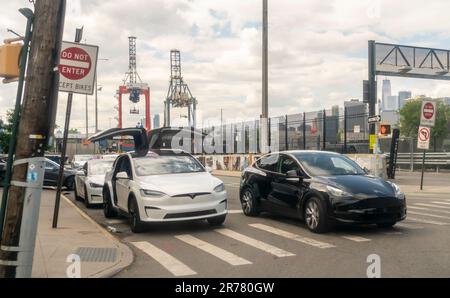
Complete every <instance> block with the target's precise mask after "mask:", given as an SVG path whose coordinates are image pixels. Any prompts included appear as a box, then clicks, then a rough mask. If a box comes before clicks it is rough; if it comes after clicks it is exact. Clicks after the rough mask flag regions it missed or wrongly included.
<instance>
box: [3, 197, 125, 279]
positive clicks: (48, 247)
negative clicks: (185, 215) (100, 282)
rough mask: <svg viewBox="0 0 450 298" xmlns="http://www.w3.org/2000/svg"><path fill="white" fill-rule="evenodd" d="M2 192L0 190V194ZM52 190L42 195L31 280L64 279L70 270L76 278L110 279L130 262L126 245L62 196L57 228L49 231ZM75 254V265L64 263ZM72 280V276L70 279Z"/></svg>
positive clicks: (52, 206)
mask: <svg viewBox="0 0 450 298" xmlns="http://www.w3.org/2000/svg"><path fill="white" fill-rule="evenodd" d="M2 190H3V189H0V194H1V192H2ZM54 205H55V191H50V190H44V191H43V192H42V200H41V208H40V212H39V224H38V233H37V238H36V247H35V253H34V262H33V274H32V277H36V278H46V277H53V278H65V277H68V276H67V273H66V272H67V270H68V268H69V267H70V268H71V269H72V268H77V270H75V272H78V268H79V272H80V274H81V276H80V277H83V278H86V277H88V278H91V277H111V276H113V275H115V274H117V273H119V272H120V271H121V270H123V269H125V268H126V267H128V266H129V265H130V264H131V263H132V262H133V253H132V251H131V250H130V248H128V246H126V245H124V244H122V243H121V242H120V241H119V240H118V239H116V238H115V237H114V236H112V235H111V234H109V233H108V232H107V231H105V230H104V229H103V228H102V227H101V226H99V225H98V224H97V223H96V222H95V221H94V220H92V219H91V218H90V217H89V216H87V215H86V214H85V213H84V212H83V211H81V210H80V209H79V208H78V207H76V206H75V205H74V204H73V203H72V202H71V201H69V200H68V199H67V198H65V197H64V196H63V197H61V209H60V212H59V224H58V229H53V228H52V219H53V208H54ZM73 254H75V255H79V257H80V259H81V263H79V266H77V265H74V263H71V262H68V258H69V256H71V255H73ZM72 277H73V276H72Z"/></svg>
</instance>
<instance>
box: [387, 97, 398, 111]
mask: <svg viewBox="0 0 450 298" xmlns="http://www.w3.org/2000/svg"><path fill="white" fill-rule="evenodd" d="M398 102H399V100H398V96H397V95H390V96H388V97H387V98H386V103H385V105H384V111H396V110H398V107H399V106H398Z"/></svg>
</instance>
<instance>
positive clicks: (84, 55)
mask: <svg viewBox="0 0 450 298" xmlns="http://www.w3.org/2000/svg"><path fill="white" fill-rule="evenodd" d="M97 55H98V47H97V46H91V45H85V44H78V43H71V42H63V43H62V46H61V54H60V57H59V59H60V62H59V66H58V70H59V74H60V76H59V91H63V92H72V93H79V94H88V95H92V94H93V93H94V83H95V73H96V67H97Z"/></svg>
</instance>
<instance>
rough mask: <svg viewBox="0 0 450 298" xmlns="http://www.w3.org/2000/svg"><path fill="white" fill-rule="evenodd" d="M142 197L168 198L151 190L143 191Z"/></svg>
mask: <svg viewBox="0 0 450 298" xmlns="http://www.w3.org/2000/svg"><path fill="white" fill-rule="evenodd" d="M141 195H142V196H144V197H151V198H161V197H164V196H166V194H165V193H163V192H160V191H156V190H149V189H141Z"/></svg>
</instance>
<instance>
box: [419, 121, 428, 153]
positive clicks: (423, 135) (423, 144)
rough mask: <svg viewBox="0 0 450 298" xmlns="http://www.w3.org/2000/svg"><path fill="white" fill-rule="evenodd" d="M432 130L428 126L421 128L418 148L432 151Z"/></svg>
mask: <svg viewBox="0 0 450 298" xmlns="http://www.w3.org/2000/svg"><path fill="white" fill-rule="evenodd" d="M430 138H431V128H429V127H426V126H421V127H419V134H418V136H417V148H419V149H422V150H429V149H430Z"/></svg>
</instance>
